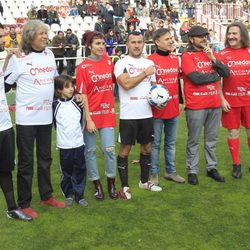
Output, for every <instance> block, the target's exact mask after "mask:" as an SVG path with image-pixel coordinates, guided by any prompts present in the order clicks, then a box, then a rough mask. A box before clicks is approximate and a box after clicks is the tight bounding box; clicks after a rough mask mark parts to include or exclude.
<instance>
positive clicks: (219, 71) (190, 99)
mask: <svg viewBox="0 0 250 250" xmlns="http://www.w3.org/2000/svg"><path fill="white" fill-rule="evenodd" d="M207 35H208V31H207V29H205V28H203V27H201V26H193V27H192V28H191V29H190V30H189V33H188V39H189V45H188V48H187V51H185V52H184V53H183V55H182V73H183V80H184V95H185V101H186V121H187V127H188V139H187V147H186V167H187V173H188V183H189V184H191V185H197V184H198V183H199V181H198V178H197V172H198V164H199V144H200V135H201V131H202V128H203V127H204V156H205V160H206V170H207V176H208V177H210V178H212V179H214V180H215V181H218V182H224V181H225V179H224V177H222V176H221V175H220V174H219V172H218V170H217V158H216V143H217V138H218V132H219V126H220V117H221V101H220V93H219V92H220V91H219V81H220V77H228V76H229V74H230V73H229V70H228V68H227V67H226V66H225V65H224V64H223V63H221V62H220V61H219V60H218V59H216V57H215V55H214V53H213V51H212V50H211V48H209V46H208V41H207Z"/></svg>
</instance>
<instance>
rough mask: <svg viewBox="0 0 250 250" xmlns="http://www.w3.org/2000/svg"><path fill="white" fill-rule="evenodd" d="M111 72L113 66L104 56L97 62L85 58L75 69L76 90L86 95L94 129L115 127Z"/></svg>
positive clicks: (112, 77) (112, 76)
mask: <svg viewBox="0 0 250 250" xmlns="http://www.w3.org/2000/svg"><path fill="white" fill-rule="evenodd" d="M113 72H114V65H113V63H112V61H111V59H110V58H108V57H106V56H103V57H102V59H101V60H99V61H93V60H90V59H89V58H86V59H85V60H84V61H83V62H82V63H80V64H79V65H78V67H77V73H76V88H77V90H78V91H79V93H82V94H86V95H87V98H88V103H89V112H90V116H91V119H92V120H93V122H94V123H95V126H96V128H105V127H115V126H116V115H115V108H114V94H113V82H114V75H113Z"/></svg>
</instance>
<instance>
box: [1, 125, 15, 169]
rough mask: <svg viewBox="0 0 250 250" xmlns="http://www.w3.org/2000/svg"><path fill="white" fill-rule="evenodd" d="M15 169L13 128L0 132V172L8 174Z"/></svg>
mask: <svg viewBox="0 0 250 250" xmlns="http://www.w3.org/2000/svg"><path fill="white" fill-rule="evenodd" d="M14 167H15V136H14V130H13V128H10V129H7V130H4V131H1V132H0V172H10V171H12V170H13V169H14Z"/></svg>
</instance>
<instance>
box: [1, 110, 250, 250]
mask: <svg viewBox="0 0 250 250" xmlns="http://www.w3.org/2000/svg"><path fill="white" fill-rule="evenodd" d="M53 134H54V136H53V166H52V183H53V188H54V195H55V196H56V197H57V198H59V199H60V200H63V196H62V193H61V190H60V186H59V185H60V170H59V164H58V152H57V150H56V146H55V133H54V132H53ZM186 135H187V130H186V122H185V117H184V114H182V116H181V118H180V125H179V132H178V139H177V145H176V167H177V171H178V173H179V174H181V175H182V176H184V177H185V178H186V170H185V145H186ZM202 146H203V142H202V140H201V147H200V149H202ZM117 150H118V145H117ZM98 154H99V157H98V158H99V169H100V172H101V173H102V181H103V186H104V190H105V194H106V197H105V200H104V201H101V202H99V201H96V200H95V198H94V196H93V193H94V188H93V184H92V183H91V182H89V181H88V182H87V188H86V194H85V198H86V199H87V201H88V202H89V207H88V208H82V207H80V206H79V205H77V204H74V205H73V206H72V207H67V208H65V209H61V210H60V209H54V208H51V207H45V206H42V205H40V199H39V193H38V189H37V180H36V176H34V183H33V199H32V207H33V208H34V209H35V210H36V211H37V212H38V219H37V220H34V221H33V222H31V223H28V222H27V223H25V222H20V221H14V220H10V219H8V218H7V217H6V214H5V211H6V207H5V201H4V198H3V194H2V192H1V195H0V232H1V237H0V249H1V250H5V249H6V250H8V249H13V250H15V249H22V250H28V249H33V250H34V249H40V250H41V249H55V250H57V249H58V250H59V249H114V250H118V249H190V250H191V249H192V250H193V249H202V250H203V249H209V250H211V249H250V245H249V243H248V241H249V235H250V227H249V224H248V223H249V221H248V220H249V214H250V213H249V210H250V206H249V204H250V195H249V189H250V185H249V183H250V173H249V167H250V162H249V157H250V153H249V150H248V148H247V141H246V135H245V131H244V130H243V129H242V131H241V161H242V166H243V170H242V173H243V177H242V179H240V180H235V179H233V178H232V177H231V157H230V154H229V150H228V147H227V143H226V131H225V130H224V129H221V130H220V134H219V141H218V144H217V156H218V162H219V171H220V173H221V174H222V175H223V176H225V178H226V182H225V183H217V182H215V181H214V180H212V179H211V178H207V177H206V171H205V162H204V159H203V151H202V150H201V151H200V164H199V168H200V169H199V173H198V178H199V182H200V184H199V185H197V186H192V185H189V184H187V183H185V184H176V183H173V182H170V181H167V180H165V179H164V178H163V173H164V168H163V153H162V154H161V177H160V185H161V187H162V188H163V191H162V192H160V193H152V192H149V191H145V190H139V188H138V182H139V172H140V166H139V165H137V164H131V161H132V160H133V159H138V157H139V148H138V146H135V147H134V148H133V149H132V152H131V155H130V158H129V162H130V164H129V183H130V186H131V189H132V199H131V200H129V201H123V200H121V199H118V200H117V201H114V200H111V199H109V197H108V193H107V188H106V178H105V177H104V166H103V165H104V164H103V158H102V155H101V152H100V150H98ZM14 175H15V176H16V172H15V173H14ZM35 175H36V174H35ZM15 183H16V180H15ZM119 186H120V181H119V178H117V188H119Z"/></svg>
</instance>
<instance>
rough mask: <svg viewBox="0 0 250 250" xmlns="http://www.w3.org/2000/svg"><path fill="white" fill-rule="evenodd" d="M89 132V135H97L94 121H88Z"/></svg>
mask: <svg viewBox="0 0 250 250" xmlns="http://www.w3.org/2000/svg"><path fill="white" fill-rule="evenodd" d="M87 131H88V132H89V133H95V132H96V131H97V129H96V126H95V123H94V122H93V121H92V119H89V120H87Z"/></svg>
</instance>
